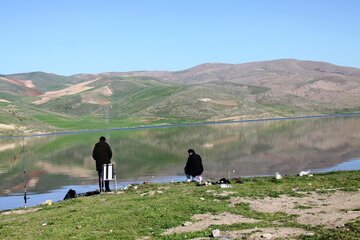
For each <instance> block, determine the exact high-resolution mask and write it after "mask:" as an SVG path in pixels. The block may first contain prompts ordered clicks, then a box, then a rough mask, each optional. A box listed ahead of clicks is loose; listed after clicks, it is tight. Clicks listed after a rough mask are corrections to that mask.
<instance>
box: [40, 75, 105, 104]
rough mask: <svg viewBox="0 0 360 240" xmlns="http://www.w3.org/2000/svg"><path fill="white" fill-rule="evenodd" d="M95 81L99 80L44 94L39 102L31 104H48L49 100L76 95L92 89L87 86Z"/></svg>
mask: <svg viewBox="0 0 360 240" xmlns="http://www.w3.org/2000/svg"><path fill="white" fill-rule="evenodd" d="M97 80H99V78H98V79H94V80H90V81H87V82H82V83H78V84H75V85H72V86H70V87H67V88H64V89H61V90H58V91H49V92H46V93H44V94H43V95H41V96H40V99H39V100H36V101H34V102H33V103H35V104H43V103H46V102H48V101H50V100H53V99H55V98H59V97H62V96H66V95H67V96H69V95H74V94H77V93H80V92H83V91H86V90H89V89H92V88H93V87H89V86H87V85H89V84H90V83H93V82H95V81H97Z"/></svg>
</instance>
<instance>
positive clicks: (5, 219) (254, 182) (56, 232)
mask: <svg viewBox="0 0 360 240" xmlns="http://www.w3.org/2000/svg"><path fill="white" fill-rule="evenodd" d="M232 186H233V188H231V189H230V190H229V189H225V190H227V191H231V192H232V193H231V195H224V194H223V195H222V194H221V193H224V189H222V188H219V185H211V186H196V185H195V183H169V184H142V185H139V186H137V187H136V188H134V187H132V188H129V189H128V190H124V191H121V192H119V193H118V194H102V195H97V196H92V197H81V198H76V199H72V200H67V201H62V202H59V203H55V204H53V205H51V206H43V207H40V208H39V209H38V211H35V212H29V213H25V214H16V213H15V212H14V213H10V214H6V215H5V214H4V213H2V214H1V215H0V237H1V239H192V238H196V237H207V236H209V235H210V234H211V231H212V230H214V229H220V230H221V231H222V232H226V231H237V230H244V229H259V228H271V227H277V228H279V227H284V228H288V227H292V228H294V227H295V228H301V229H304V230H306V231H311V232H312V234H311V235H305V234H304V235H300V236H298V237H296V238H299V239H359V238H360V220H355V221H351V222H350V223H346V224H345V225H344V226H343V227H340V228H328V227H325V226H321V225H319V226H313V225H307V224H301V223H299V222H297V221H296V215H293V214H290V215H289V214H286V213H284V212H275V213H265V212H260V211H257V210H254V209H252V208H250V207H249V204H244V203H242V204H236V205H235V206H234V207H230V204H229V201H230V200H231V198H233V197H236V198H251V199H254V201H255V200H256V199H262V198H264V197H267V196H270V197H273V198H274V199H276V198H278V197H279V196H282V195H287V196H290V197H298V198H299V199H300V198H301V197H303V195H306V194H310V193H315V192H316V193H318V194H325V193H328V192H329V191H330V192H335V191H341V192H343V193H344V194H345V193H349V192H350V193H351V192H357V191H358V188H359V187H360V172H359V171H350V172H337V173H328V174H319V175H315V176H313V177H302V178H300V177H295V176H291V177H285V178H283V179H282V180H280V181H276V180H274V179H272V178H270V177H261V178H248V179H244V183H242V184H236V183H233V184H232ZM294 189H296V191H295V190H294ZM329 189H338V190H329ZM299 192H302V193H303V194H299ZM324 196H325V195H324ZM296 208H297V209H305V210H306V209H308V208H311V207H309V206H306V205H301V204H298V205H297V206H296ZM31 210H32V208H30V209H29V211H31ZM352 211H359V209H352ZM223 212H227V213H231V214H235V215H241V216H243V217H246V218H251V219H255V220H257V222H256V223H235V224H230V225H224V224H221V225H210V226H209V227H207V228H206V229H203V230H200V231H192V232H183V233H173V234H169V235H164V234H163V233H164V232H165V231H166V230H168V229H170V228H173V227H177V226H182V225H183V224H184V222H186V221H191V217H192V216H193V215H195V214H204V213H210V214H219V213H223ZM292 239H293V238H292Z"/></svg>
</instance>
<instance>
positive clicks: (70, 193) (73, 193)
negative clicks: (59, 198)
mask: <svg viewBox="0 0 360 240" xmlns="http://www.w3.org/2000/svg"><path fill="white" fill-rule="evenodd" d="M71 198H76V191H75V190H72V189H71V188H70V190H69V191H68V192H67V193H66V195H65V197H64V200H67V199H71Z"/></svg>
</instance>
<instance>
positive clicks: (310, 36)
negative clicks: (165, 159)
mask: <svg viewBox="0 0 360 240" xmlns="http://www.w3.org/2000/svg"><path fill="white" fill-rule="evenodd" d="M0 34H1V35H0V36H1V37H0V54H1V55H0V74H10V73H19V72H31V71H45V72H52V73H56V74H64V75H70V74H75V73H99V72H107V71H132V70H183V69H186V68H189V67H193V66H195V65H198V64H201V63H209V62H222V63H244V62H251V61H261V60H272V59H279V58H296V59H301V60H318V61H326V62H330V63H334V64H337V65H343V66H352V67H357V68H360V46H359V44H360V1H358V0H353V1H352V0H126V1H125V0H0Z"/></svg>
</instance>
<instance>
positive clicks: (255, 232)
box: [193, 227, 313, 240]
mask: <svg viewBox="0 0 360 240" xmlns="http://www.w3.org/2000/svg"><path fill="white" fill-rule="evenodd" d="M300 235H313V233H312V232H308V231H306V230H304V229H302V228H287V227H278V228H254V229H245V230H238V231H225V232H222V233H221V237H222V238H224V239H249V240H257V239H283V238H286V239H293V238H296V237H298V236H300ZM207 239H213V238H210V237H206V238H195V239H193V240H207Z"/></svg>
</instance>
